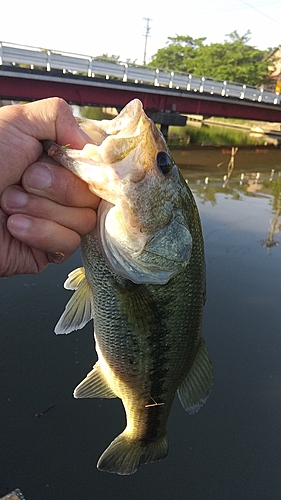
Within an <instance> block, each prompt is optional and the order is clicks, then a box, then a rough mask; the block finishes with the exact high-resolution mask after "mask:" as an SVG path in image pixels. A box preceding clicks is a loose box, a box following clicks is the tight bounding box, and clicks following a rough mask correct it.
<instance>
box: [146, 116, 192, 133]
mask: <svg viewBox="0 0 281 500" xmlns="http://www.w3.org/2000/svg"><path fill="white" fill-rule="evenodd" d="M149 117H150V118H151V119H152V120H153V121H154V122H155V123H158V124H159V125H161V127H160V130H161V132H162V134H163V135H164V137H165V139H167V137H168V131H169V125H174V126H175V127H185V125H186V116H183V115H180V113H176V112H174V111H171V112H168V111H166V112H159V113H152V114H150V115H149Z"/></svg>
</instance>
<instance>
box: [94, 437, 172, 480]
mask: <svg viewBox="0 0 281 500" xmlns="http://www.w3.org/2000/svg"><path fill="white" fill-rule="evenodd" d="M167 454H168V435H167V432H166V433H165V434H164V436H161V437H160V438H158V439H157V440H154V441H148V442H145V441H136V440H132V439H128V437H126V436H125V431H124V432H122V434H120V435H119V436H117V438H115V439H114V441H112V443H111V444H110V445H109V446H108V448H107V449H106V450H105V451H104V452H103V454H102V455H101V457H100V459H99V461H98V463H97V467H98V469H99V470H102V471H106V472H112V473H115V474H120V475H130V474H134V472H136V471H137V470H138V468H139V466H140V465H141V464H147V463H149V462H154V460H160V459H161V458H164V457H166V455H167Z"/></svg>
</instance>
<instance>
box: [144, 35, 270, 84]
mask: <svg viewBox="0 0 281 500" xmlns="http://www.w3.org/2000/svg"><path fill="white" fill-rule="evenodd" d="M250 34H251V33H250V31H249V30H248V31H247V32H246V33H245V34H244V35H242V36H240V35H239V34H238V33H237V31H233V32H232V33H230V34H228V35H226V39H225V41H224V43H211V44H209V45H207V44H206V43H205V41H206V38H196V39H193V38H192V37H190V36H179V35H177V36H176V37H169V38H168V41H167V43H166V47H163V48H161V49H159V50H158V51H157V53H156V54H155V55H154V56H153V57H152V61H151V62H150V63H149V65H150V66H154V67H155V66H156V67H161V68H163V69H173V70H178V71H184V72H190V73H195V74H198V75H204V76H208V77H211V78H218V79H220V80H221V79H224V80H229V81H234V82H235V81H237V82H241V83H247V84H249V85H261V84H263V83H267V80H268V78H269V73H270V72H269V69H268V66H269V62H268V57H269V53H270V51H272V49H269V50H259V49H257V48H255V47H253V46H251V45H249V41H250Z"/></svg>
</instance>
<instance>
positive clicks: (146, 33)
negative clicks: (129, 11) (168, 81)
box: [143, 17, 152, 66]
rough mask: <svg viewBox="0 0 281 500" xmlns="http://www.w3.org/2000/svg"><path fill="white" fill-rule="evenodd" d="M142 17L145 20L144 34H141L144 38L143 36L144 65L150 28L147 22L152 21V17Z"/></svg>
mask: <svg viewBox="0 0 281 500" xmlns="http://www.w3.org/2000/svg"><path fill="white" fill-rule="evenodd" d="M143 19H144V20H145V21H146V27H145V34H144V35H143V36H144V38H145V41H144V52H143V65H144V66H146V49H147V39H148V37H149V33H150V29H151V28H150V26H149V22H150V21H152V19H150V18H149V17H144V18H143Z"/></svg>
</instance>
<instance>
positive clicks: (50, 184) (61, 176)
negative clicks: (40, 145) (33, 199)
mask: <svg viewBox="0 0 281 500" xmlns="http://www.w3.org/2000/svg"><path fill="white" fill-rule="evenodd" d="M22 186H23V188H24V189H25V190H26V191H28V192H29V193H32V194H36V195H37V196H41V197H44V198H48V199H49V200H52V201H55V202H56V203H59V204H60V205H65V206H71V207H90V208H93V209H95V210H96V209H97V207H98V204H99V201H100V199H99V198H98V197H97V196H96V195H95V194H94V193H92V192H91V191H90V190H89V188H88V185H87V184H86V183H85V182H84V181H82V180H81V179H79V177H77V176H76V175H74V174H73V173H72V172H70V171H69V170H67V169H66V168H64V167H61V166H59V165H56V164H53V163H51V162H50V161H49V160H48V161H47V160H44V159H42V160H38V161H37V162H35V163H33V164H32V165H30V166H29V167H28V168H27V169H26V170H25V172H24V174H23V177H22Z"/></svg>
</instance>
